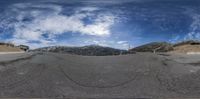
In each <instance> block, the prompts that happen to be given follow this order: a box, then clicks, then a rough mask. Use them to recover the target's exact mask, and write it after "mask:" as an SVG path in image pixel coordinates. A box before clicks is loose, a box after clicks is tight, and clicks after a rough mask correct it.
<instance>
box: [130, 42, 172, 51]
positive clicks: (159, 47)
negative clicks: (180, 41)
mask: <svg viewBox="0 0 200 99" xmlns="http://www.w3.org/2000/svg"><path fill="white" fill-rule="evenodd" d="M171 50H173V45H172V44H170V43H167V42H153V43H149V44H145V45H142V46H139V47H136V48H133V49H131V50H129V51H130V52H168V51H171Z"/></svg>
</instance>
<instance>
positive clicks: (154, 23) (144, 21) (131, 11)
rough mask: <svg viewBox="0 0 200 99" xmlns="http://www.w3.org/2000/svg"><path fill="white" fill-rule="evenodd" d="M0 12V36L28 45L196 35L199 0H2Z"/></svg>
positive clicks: (115, 43)
mask: <svg viewBox="0 0 200 99" xmlns="http://www.w3.org/2000/svg"><path fill="white" fill-rule="evenodd" d="M0 14H1V16H0V20H1V22H0V41H4V42H12V43H15V44H17V45H18V44H25V45H29V46H30V47H31V48H38V47H44V46H54V45H61V46H84V45H91V44H98V45H102V46H109V47H114V48H120V49H127V48H128V47H129V45H130V46H131V47H135V46H139V45H141V44H145V43H149V42H155V41H167V42H172V43H175V42H178V41H182V40H189V39H197V40H198V39H200V1H198V0H32V1H31V0H6V1H0Z"/></svg>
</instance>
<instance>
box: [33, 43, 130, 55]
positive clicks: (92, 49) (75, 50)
mask: <svg viewBox="0 0 200 99" xmlns="http://www.w3.org/2000/svg"><path fill="white" fill-rule="evenodd" d="M33 51H42V52H55V53H68V54H75V55H86V56H107V55H120V54H126V53H127V51H126V50H120V49H114V48H110V47H103V46H98V45H89V46H83V47H66V46H52V47H44V48H39V49H35V50H33Z"/></svg>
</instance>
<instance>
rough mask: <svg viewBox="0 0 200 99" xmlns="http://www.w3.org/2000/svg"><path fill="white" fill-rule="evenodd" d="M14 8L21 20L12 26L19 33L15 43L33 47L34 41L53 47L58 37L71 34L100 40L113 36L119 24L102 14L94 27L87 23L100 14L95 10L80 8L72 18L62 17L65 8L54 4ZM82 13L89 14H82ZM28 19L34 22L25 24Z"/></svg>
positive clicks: (15, 37) (112, 18) (15, 34)
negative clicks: (87, 20)
mask: <svg viewBox="0 0 200 99" xmlns="http://www.w3.org/2000/svg"><path fill="white" fill-rule="evenodd" d="M10 8H11V10H9V11H11V12H15V13H16V19H17V20H18V22H16V23H11V24H12V25H11V26H9V27H12V28H14V30H15V32H14V36H13V37H14V38H13V39H11V41H15V42H17V43H21V44H30V45H31V46H32V43H28V42H30V41H38V42H41V43H42V44H41V45H46V44H47V45H48V44H51V43H52V41H54V42H55V37H56V36H58V35H62V34H64V33H67V32H71V33H80V34H83V35H92V36H100V37H105V36H109V35H110V34H111V31H110V28H111V26H112V25H113V24H114V22H115V16H113V15H112V14H105V13H102V14H98V15H97V16H96V18H94V19H93V20H92V23H90V24H87V23H85V22H84V21H83V20H84V18H89V17H92V13H93V11H96V10H98V8H95V7H83V8H80V9H79V10H77V11H75V13H74V14H71V15H70V16H66V15H62V14H61V12H62V11H63V9H62V6H59V5H53V4H39V5H35V4H30V3H20V4H14V5H12V6H11V7H10ZM9 11H8V12H9ZM81 11H87V12H85V13H82V12H81ZM27 17H28V18H29V17H31V20H29V21H23V20H24V19H25V18H27ZM7 26H8V25H7ZM44 34H45V35H48V38H46V37H44V36H43V35H44Z"/></svg>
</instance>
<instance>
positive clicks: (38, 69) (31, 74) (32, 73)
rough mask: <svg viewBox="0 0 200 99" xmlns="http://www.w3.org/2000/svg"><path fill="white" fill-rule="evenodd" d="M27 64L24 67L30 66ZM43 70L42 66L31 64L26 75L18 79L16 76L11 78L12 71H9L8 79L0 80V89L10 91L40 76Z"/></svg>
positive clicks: (43, 66) (18, 76)
mask: <svg viewBox="0 0 200 99" xmlns="http://www.w3.org/2000/svg"><path fill="white" fill-rule="evenodd" d="M29 64H30V63H29V62H28V63H27V64H25V65H27V66H30V65H29ZM44 70H45V65H44V64H31V68H29V71H28V73H27V74H24V76H23V77H20V75H16V74H15V75H14V76H13V75H12V74H14V71H11V72H10V73H11V75H10V77H5V78H4V79H3V77H1V78H0V79H1V80H2V81H0V89H12V88H15V87H17V86H19V85H22V84H24V83H26V82H29V81H30V80H32V79H34V78H36V77H38V76H40V75H41V74H42V72H43V71H44ZM5 73H6V71H5ZM13 79H14V80H13ZM13 81H14V82H13Z"/></svg>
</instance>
